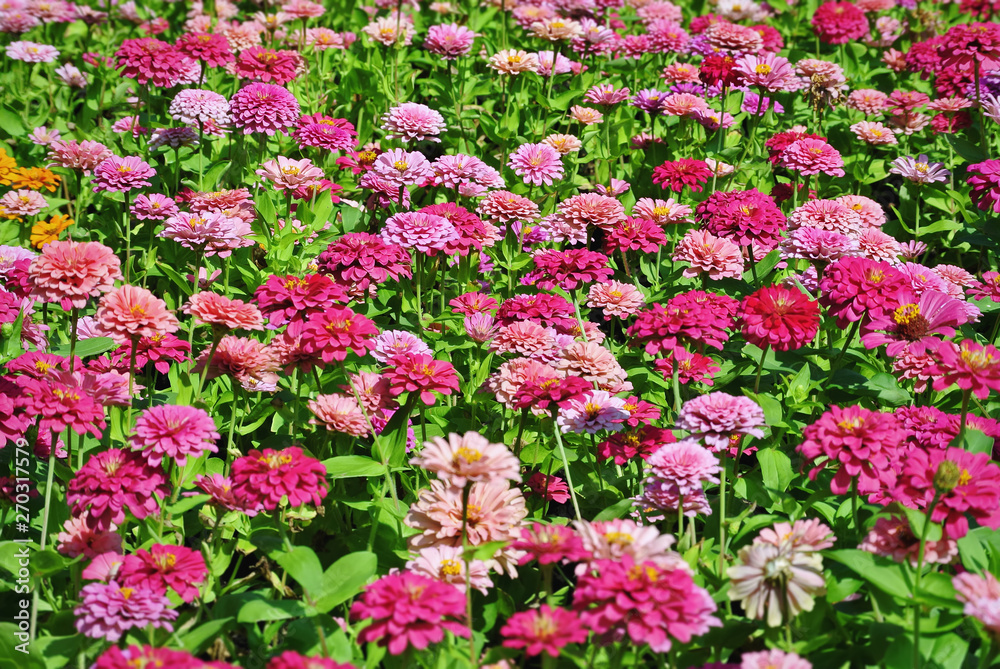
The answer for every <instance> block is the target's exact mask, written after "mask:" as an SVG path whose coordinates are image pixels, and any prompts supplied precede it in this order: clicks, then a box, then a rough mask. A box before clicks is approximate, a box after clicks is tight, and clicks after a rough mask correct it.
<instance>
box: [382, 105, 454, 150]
mask: <svg viewBox="0 0 1000 669" xmlns="http://www.w3.org/2000/svg"><path fill="white" fill-rule="evenodd" d="M382 129H383V130H385V131H386V133H388V134H386V136H385V138H386V139H399V140H402V141H403V142H404V143H405V142H419V141H422V140H430V141H432V142H440V141H441V140H440V139H438V135H440V134H441V133H442V132H444V131H445V130H447V129H448V128H447V126H445V124H444V117H443V116H441V114H440V113H439V112H437V111H434V110H433V109H431V108H430V107H428V106H427V105H422V104H419V103H416V102H404V103H403V104H401V105H398V106H396V107H393V108H391V109H390V110H389V111H388V112H386V113H385V115H384V116H382Z"/></svg>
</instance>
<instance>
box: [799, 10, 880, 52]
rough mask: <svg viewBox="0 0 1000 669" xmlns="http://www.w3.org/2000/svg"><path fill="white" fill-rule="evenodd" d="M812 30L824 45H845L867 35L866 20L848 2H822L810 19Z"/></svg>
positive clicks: (859, 11)
mask: <svg viewBox="0 0 1000 669" xmlns="http://www.w3.org/2000/svg"><path fill="white" fill-rule="evenodd" d="M811 23H812V26H813V30H815V31H816V36H817V37H819V41H821V42H823V43H824V44H846V43H848V42H850V41H851V40H857V39H860V38H862V37H864V36H865V35H867V34H868V32H869V30H870V28H869V26H868V18H867V17H866V16H865V13H864V12H863V11H861V10H860V9H858V7H857V5H854V4H851V3H850V2H824V3H823V4H821V5H820V6H819V8H818V9H817V10H816V13H815V14H813V17H812V21H811Z"/></svg>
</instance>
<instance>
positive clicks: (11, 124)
mask: <svg viewBox="0 0 1000 669" xmlns="http://www.w3.org/2000/svg"><path fill="white" fill-rule="evenodd" d="M0 131H2V132H3V133H4V134H5V135H8V136H10V137H21V136H22V135H24V133H25V130H24V124H23V123H21V118H20V117H19V116H18V115H17V114H15V113H14V112H12V111H11V110H10V109H9V108H8V107H6V106H3V105H0Z"/></svg>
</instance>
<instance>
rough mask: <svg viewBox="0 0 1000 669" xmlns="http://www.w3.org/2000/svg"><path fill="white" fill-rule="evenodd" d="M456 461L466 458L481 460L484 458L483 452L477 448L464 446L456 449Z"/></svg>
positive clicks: (467, 459) (474, 460)
mask: <svg viewBox="0 0 1000 669" xmlns="http://www.w3.org/2000/svg"><path fill="white" fill-rule="evenodd" d="M454 459H455V461H458V460H465V461H466V462H479V461H480V460H482V459H483V454H482V453H481V452H480V451H478V450H476V449H475V448H469V447H468V446H462V447H461V448H459V449H458V450H457V451H455V458H454Z"/></svg>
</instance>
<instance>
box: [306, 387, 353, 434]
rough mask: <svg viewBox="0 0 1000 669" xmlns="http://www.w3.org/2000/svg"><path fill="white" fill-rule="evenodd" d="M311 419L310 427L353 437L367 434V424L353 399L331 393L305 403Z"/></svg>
mask: <svg viewBox="0 0 1000 669" xmlns="http://www.w3.org/2000/svg"><path fill="white" fill-rule="evenodd" d="M306 406H308V407H309V410H310V411H312V413H313V417H312V418H310V419H309V424H310V425H322V426H323V427H325V428H326V429H327V430H330V431H331V432H343V433H344V434H349V435H351V436H354V437H364V436H365V435H367V434H368V432H369V430H368V422H367V421H366V420H365V415H364V414H363V413H362V412H361V408H360V407H359V406H358V403H357V401H355V399H354V398H353V397H348V396H347V395H341V394H340V393H331V394H329V395H319V396H317V397H316V399H314V400H309V401H308V402H307V403H306Z"/></svg>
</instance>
